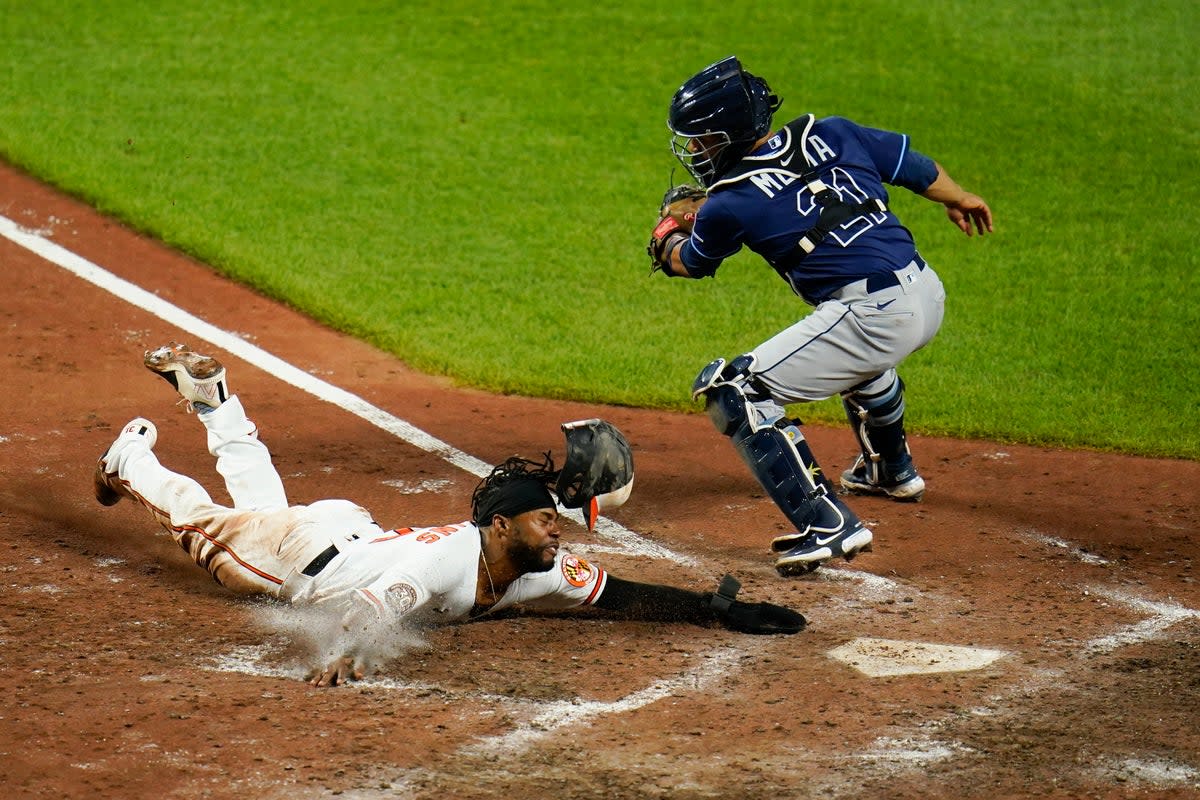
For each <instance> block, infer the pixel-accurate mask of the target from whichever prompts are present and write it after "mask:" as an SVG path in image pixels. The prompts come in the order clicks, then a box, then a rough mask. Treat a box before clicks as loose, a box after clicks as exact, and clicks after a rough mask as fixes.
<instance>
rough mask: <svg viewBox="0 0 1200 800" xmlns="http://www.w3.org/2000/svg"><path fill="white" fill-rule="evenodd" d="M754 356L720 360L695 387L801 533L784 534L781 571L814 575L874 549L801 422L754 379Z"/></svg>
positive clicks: (779, 544) (777, 543) (779, 546)
mask: <svg viewBox="0 0 1200 800" xmlns="http://www.w3.org/2000/svg"><path fill="white" fill-rule="evenodd" d="M753 374H754V357H753V356H750V355H746V356H741V357H739V358H736V359H734V360H733V362H731V363H730V364H728V365H726V364H725V361H724V359H718V360H716V361H714V362H713V363H712V364H709V365H708V367H706V368H705V369H704V371H703V372H701V374H700V376H699V377H698V378H697V379H696V383H695V384H694V386H693V388H692V394H693V397H698V396H701V395H703V396H704V398H705V403H706V410H707V411H708V415H709V418H710V419H711V420H712V422H713V424H714V425H715V426H716V428H717V430H718V431H720V432H721V433H722V434H724V435H725V436H728V437H730V439H731V440H732V442H733V445H734V449H735V450H736V451H737V452H738V455H740V456H741V457H742V460H743V461H744V462H745V463H746V465H747V467H749V469H750V472H751V474H753V475H754V477H755V478H756V479H757V480H758V482H759V483H760V484H761V485H762V487H763V489H764V490H765V491H766V492H767V494H768V495H770V497H771V499H772V500H773V501H774V502H775V504H776V506H778V507H779V509H780V511H782V512H783V514H784V516H786V517H787V518H788V520H789V521H790V522H791V523H792V524H793V525H795V526H796V531H795V533H791V534H788V535H786V536H780V537H777V538H776V539H775V540H774V541H773V542H772V543H771V547H772V549H773V550H774V551H775V552H776V553H777V554H778V558H777V560H776V562H775V568H776V569H777V570H778V571H779V572H780V574H782V575H795V574H803V573H806V572H810V571H812V570H813V569H816V568H817V567H818V566H820V564H822V563H823V562H825V561H828V560H830V559H831V558H835V557H837V556H842V557H844V558H847V559H850V558H853V557H854V556H855V555H856V554H857V553H859V552H861V551H863V550H869V549H870V546H871V541H872V534H871V531H870V530H869V529H867V528H866V527H865V526H864V525H863V524H862V523H861V522H860V521H859V519H858V517H857V516H855V514H854V512H853V511H851V510H850V509H849V507H847V506H846V504H845V503H843V502H842V500H841V499H840V498H839V497H838V496H837V494H836V493H835V492H834V491H833V490H832V487H831V485H830V484H829V482H828V481H827V480H823V479H822V477H821V470H820V467H819V466H818V465H817V462H816V458H815V457H814V456H813V453H812V450H811V449H810V448H809V446H808V442H807V441H806V440H805V439H804V436H803V434H801V432H800V429H799V427H797V426H796V425H795V424H794V423H793V422H791V421H790V420H787V419H785V418H784V417H783V412H782V409H781V408H779V406H778V405H776V404H775V403H773V402H772V401H771V398H770V397H769V396H768V395H766V394H765V393H763V392H762V391H761V388H760V387H758V386H757V385H756V384H755V382H754V380H753Z"/></svg>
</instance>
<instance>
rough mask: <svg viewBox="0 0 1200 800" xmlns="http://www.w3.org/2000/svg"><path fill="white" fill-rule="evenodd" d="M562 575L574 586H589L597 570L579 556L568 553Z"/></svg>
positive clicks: (563, 563) (564, 559)
mask: <svg viewBox="0 0 1200 800" xmlns="http://www.w3.org/2000/svg"><path fill="white" fill-rule="evenodd" d="M562 574H563V577H564V578H566V581H567V583H569V584H571V585H572V586H575V587H580V586H587V585H588V584H589V583H591V581H592V578H594V577H595V575H596V568H595V567H593V566H592V565H591V564H589V563H588V562H586V561H584V560H583V559H582V558H580V557H579V556H575V555H571V554H570V553H567V554H566V555H565V556H563V559H562Z"/></svg>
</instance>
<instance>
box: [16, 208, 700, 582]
mask: <svg viewBox="0 0 1200 800" xmlns="http://www.w3.org/2000/svg"><path fill="white" fill-rule="evenodd" d="M0 236H3V237H5V238H6V239H8V240H10V241H12V242H13V243H15V244H17V245H20V246H21V247H24V248H25V249H26V250H29V251H30V252H32V253H34V254H36V255H38V256H40V257H41V258H43V259H45V260H46V261H49V262H50V263H52V264H55V265H57V266H59V267H62V268H63V269H65V270H67V271H68V272H71V273H73V274H74V275H76V276H78V277H80V278H82V279H83V280H85V281H87V282H88V283H91V284H92V285H94V286H97V287H99V288H100V289H103V290H104V291H106V292H108V293H110V294H112V295H114V296H115V297H118V298H120V299H122V300H124V301H126V302H127V303H129V304H131V305H133V306H136V307H137V308H140V309H142V310H143V311H145V312H147V313H149V314H153V315H154V316H156V317H158V318H159V319H161V320H163V321H165V322H168V323H170V324H172V325H174V326H176V327H178V328H181V329H182V330H185V331H187V332H188V333H189V334H192V335H194V336H196V337H198V338H200V339H203V340H204V341H206V342H208V343H209V344H212V345H214V346H216V347H218V348H220V349H222V350H224V351H226V352H228V353H231V354H233V355H235V356H237V357H238V358H240V359H242V360H243V361H245V362H247V363H250V364H253V365H254V366H256V367H258V368H259V369H262V370H263V371H265V372H267V373H269V374H271V375H272V376H273V377H275V378H278V379H279V380H281V381H283V382H284V383H287V384H290V385H292V386H295V387H296V388H298V389H300V390H302V391H305V392H308V393H309V394H311V395H313V396H314V397H317V398H319V399H321V400H324V401H326V402H328V403H332V404H333V405H335V406H337V407H338V408H341V409H343V410H344V411H348V412H350V413H351V414H354V415H355V416H357V417H359V418H361V419H364V420H366V421H367V422H369V423H371V424H372V425H375V426H376V427H378V428H380V429H382V430H384V431H387V432H388V433H390V434H392V435H394V436H396V437H398V438H399V439H401V440H403V441H405V442H407V443H409V444H411V445H413V446H414V447H417V448H419V449H421V450H424V451H425V452H427V453H431V454H433V455H436V456H437V457H439V458H441V459H442V460H443V461H446V462H447V463H449V464H452V465H454V466H456V467H458V468H460V469H462V470H465V471H466V472H469V473H470V474H472V475H475V476H476V477H479V478H482V477H484V476H486V475H487V474H488V473H489V472H491V471H492V465H491V464H488V463H487V462H485V461H483V460H481V459H479V458H476V457H475V456H472V455H470V454H468V453H465V452H463V451H462V450H459V449H458V448H456V447H454V446H453V445H450V444H448V443H447V442H444V441H442V440H441V439H438V438H437V437H435V436H432V435H430V434H429V433H426V432H425V431H423V430H421V429H420V428H418V427H416V426H415V425H413V424H411V423H409V422H406V421H405V420H402V419H400V418H399V417H397V416H395V415H393V414H391V413H389V412H387V411H384V410H383V409H381V408H378V407H376V406H374V405H372V404H370V403H368V402H367V401H366V400H363V399H362V398H361V397H358V396H357V395H355V394H352V393H350V392H348V391H346V390H345V389H342V388H340V387H338V386H334V385H333V384H331V383H329V382H328V381H324V380H321V379H320V378H318V377H316V376H315V375H312V374H310V373H307V372H305V371H304V370H302V369H300V368H298V367H295V366H293V365H292V364H289V363H288V362H286V361H284V360H283V359H281V358H278V357H276V356H274V355H272V354H271V353H268V352H267V351H266V350H264V349H262V348H261V347H259V346H257V345H254V344H251V343H250V342H247V341H246V340H245V339H243V338H241V337H240V336H237V335H236V334H233V333H231V332H229V331H226V330H224V329H222V328H218V327H217V326H215V325H213V324H211V323H209V322H207V321H205V320H203V319H201V318H200V317H197V316H195V315H194V314H191V313H189V312H187V311H184V310H183V309H181V308H179V307H178V306H176V305H174V304H172V303H169V302H167V301H166V300H163V299H162V298H161V297H159V296H157V295H155V294H152V293H151V292H148V291H146V290H145V289H143V288H141V287H140V286H137V285H136V284H133V283H130V282H129V281H127V280H125V279H124V278H119V277H117V276H116V275H114V274H112V273H111V272H109V271H108V270H105V269H103V268H101V267H99V266H97V265H96V264H94V263H92V262H91V261H88V260H87V259H85V258H83V257H82V256H79V255H77V254H76V253H73V252H71V251H70V250H67V249H66V248H65V247H62V246H61V245H58V244H56V243H54V242H52V241H50V240H48V239H46V238H45V237H44V236H41V235H40V234H39V233H37V232H34V231H31V230H29V229H27V228H24V227H22V226H21V225H19V224H18V223H16V222H14V221H13V220H11V219H9V218H8V217H5V216H2V215H0ZM562 512H563V514H564V515H565V516H567V517H569V518H571V519H573V520H574V521H575V522H577V523H579V524H580V525H583V524H584V520H583V512H582V511H580V510H579V509H562ZM595 533H596V534H597V535H598V536H601V537H604V538H607V539H611V540H613V541H614V542H617V544H618V545H619V546H620V548H623V549H624V550H625V551H626V552H628V553H630V554H632V555H637V556H644V557H647V558H659V559H665V560H669V561H673V562H675V563H677V564H683V565H686V566H692V567H694V566H697V565H698V564H699V561H698V560H697V559H696V558H694V557H693V556H689V555H683V554H681V553H676V552H674V551H672V550H670V549H668V548H666V547H663V546H662V545H659V544H656V543H654V542H651V541H649V540H647V539H645V538H644V537H642V536H639V535H638V534H636V533H634V532H633V531H631V530H629V529H627V528H625V527H623V526H622V525H619V524H617V523H616V522H613V521H612V520H610V519H606V518H600V519H599V520H598V521H597V523H596V529H595Z"/></svg>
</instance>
